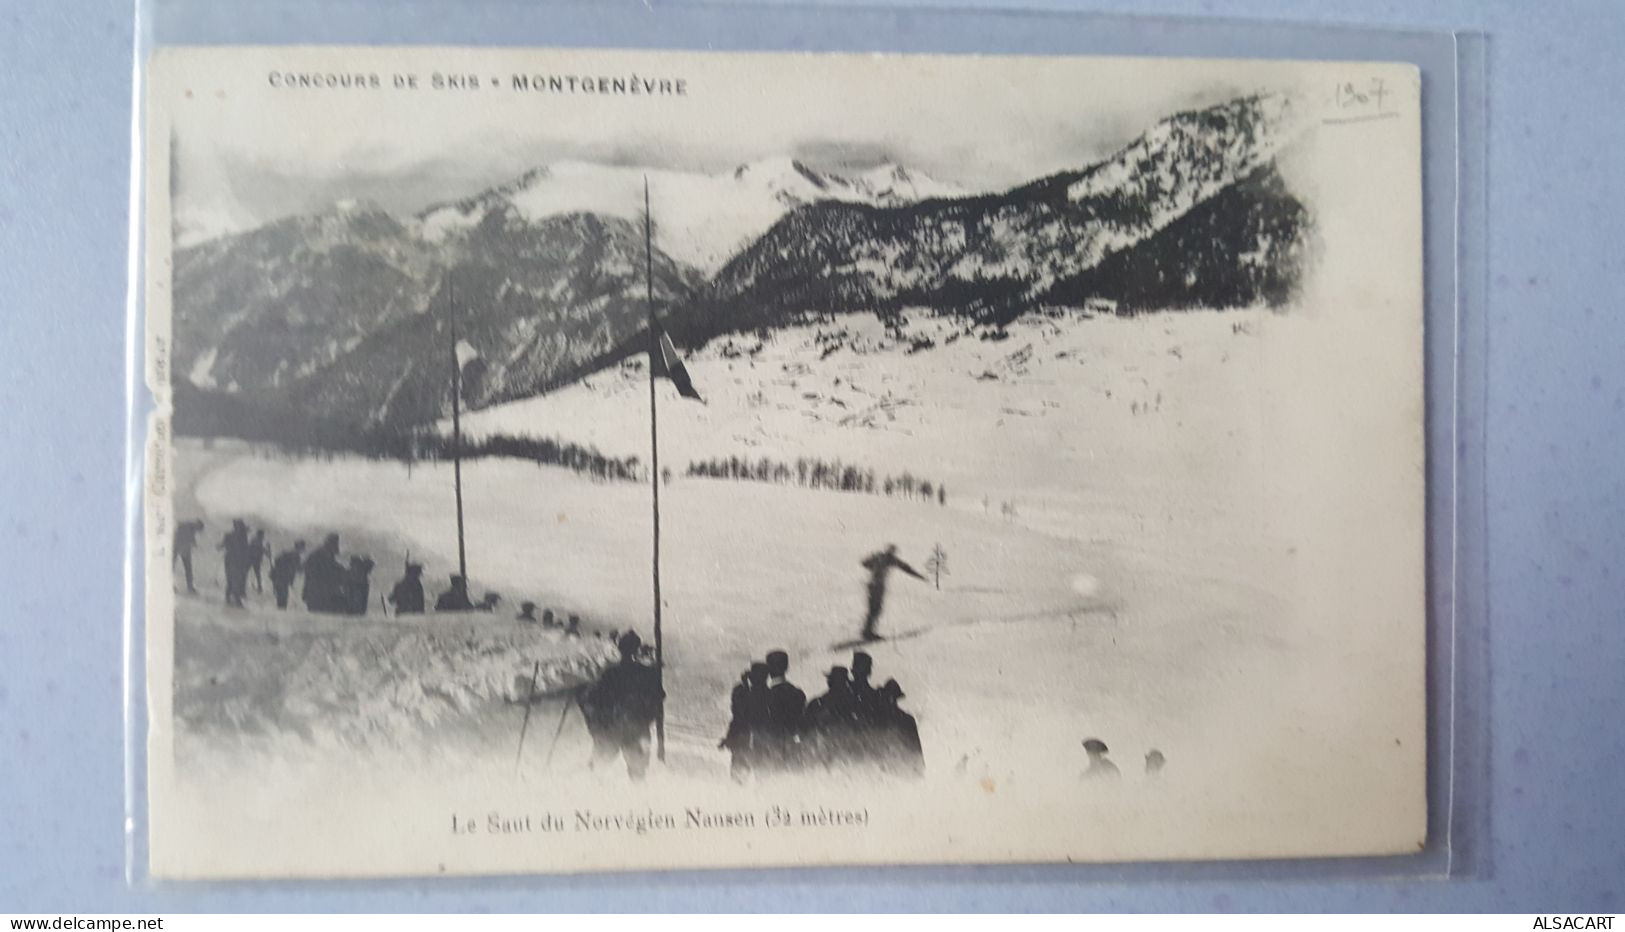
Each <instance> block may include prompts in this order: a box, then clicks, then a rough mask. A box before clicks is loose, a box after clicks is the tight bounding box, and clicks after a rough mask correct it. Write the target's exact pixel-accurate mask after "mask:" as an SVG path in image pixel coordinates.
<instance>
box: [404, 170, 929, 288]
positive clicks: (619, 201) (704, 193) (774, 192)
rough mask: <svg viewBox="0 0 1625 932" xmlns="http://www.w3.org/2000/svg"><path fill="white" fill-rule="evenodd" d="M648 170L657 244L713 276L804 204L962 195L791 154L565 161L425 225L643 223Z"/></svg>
mask: <svg viewBox="0 0 1625 932" xmlns="http://www.w3.org/2000/svg"><path fill="white" fill-rule="evenodd" d="M646 177H647V178H648V181H649V199H650V206H651V208H652V209H653V213H654V216H655V217H656V218H657V221H656V227H655V242H656V244H657V245H659V246H660V248H661V249H662V250H663V251H665V252H666V253H667V254H668V255H670V256H672V258H674V259H676V260H678V261H680V262H683V263H685V264H687V265H691V266H693V267H695V268H697V269H700V270H702V271H705V272H707V273H710V272H714V271H715V270H716V269H717V268H718V267H720V266H721V265H722V263H723V262H725V261H727V259H728V258H729V257H731V256H732V255H733V254H734V253H736V252H738V251H739V250H740V249H742V248H744V247H745V246H747V245H748V244H749V243H750V242H751V241H752V240H754V239H755V238H756V237H758V236H760V235H761V234H762V233H763V232H764V231H765V230H767V229H768V227H771V226H772V225H773V224H774V223H775V222H777V221H778V220H779V219H780V218H781V217H783V216H784V215H785V214H786V213H789V212H790V211H791V210H793V209H795V208H797V207H801V206H804V205H807V204H812V203H816V202H818V201H824V200H832V201H839V202H842V203H854V204H874V205H896V204H904V203H911V202H913V201H917V200H921V199H924V198H938V197H952V196H957V195H958V194H960V193H961V192H960V191H959V190H958V189H957V188H954V187H953V186H951V185H947V184H944V183H942V182H939V181H936V180H935V179H933V178H930V177H928V176H926V175H925V174H923V173H921V172H917V171H911V170H910V169H907V168H904V167H903V166H901V165H892V164H886V165H881V166H877V167H875V168H873V169H869V170H868V171H865V172H862V173H860V174H855V175H850V176H847V175H838V174H832V173H827V172H819V171H815V170H813V169H811V168H808V167H807V166H806V165H803V164H802V163H800V162H798V161H795V160H794V159H790V158H775V159H766V160H762V161H758V162H751V163H748V164H745V165H740V166H738V167H737V168H735V169H733V170H731V171H728V172H722V173H718V174H704V173H701V172H688V171H674V170H658V169H657V170H650V169H645V168H638V167H622V166H613V165H597V164H591V163H586V162H558V163H555V164H553V165H549V166H545V167H542V168H536V169H533V170H531V171H529V172H527V173H526V174H524V175H522V176H521V177H519V178H517V179H515V180H514V181H512V182H510V183H508V184H505V185H502V186H500V187H497V188H493V189H491V190H489V191H485V192H483V193H481V194H477V195H475V196H473V197H471V198H467V199H465V200H462V201H458V202H456V203H452V204H440V205H436V206H433V207H430V208H428V209H427V210H425V211H423V212H422V213H421V214H420V215H419V216H418V223H419V225H420V228H421V230H422V234H423V237H424V238H425V239H427V240H430V241H433V242H443V241H447V240H455V239H456V238H457V237H458V236H460V235H462V234H463V233H464V232H466V231H467V230H469V229H470V228H472V227H473V226H475V225H477V224H478V223H479V222H480V220H481V219H482V218H484V217H485V216H486V215H488V214H489V213H490V212H491V211H493V210H506V209H509V208H511V209H513V210H516V211H517V212H518V214H519V215H520V216H521V217H523V218H524V219H526V220H529V221H532V222H535V221H538V220H542V219H545V218H547V217H554V216H559V215H562V214H568V213H577V212H586V213H593V214H598V215H600V216H605V217H618V218H620V219H623V220H630V221H634V222H641V218H642V216H643V182H644V179H645V178H646Z"/></svg>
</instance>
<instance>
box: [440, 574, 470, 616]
mask: <svg viewBox="0 0 1625 932" xmlns="http://www.w3.org/2000/svg"><path fill="white" fill-rule="evenodd" d="M434 610H435V611H437V612H471V611H473V610H474V603H473V602H470V601H469V599H468V580H466V579H464V578H463V577H462V576H460V575H458V574H457V573H452V574H451V588H450V589H447V590H446V591H445V592H442V593H440V596H439V597H438V598H436V599H435V600H434Z"/></svg>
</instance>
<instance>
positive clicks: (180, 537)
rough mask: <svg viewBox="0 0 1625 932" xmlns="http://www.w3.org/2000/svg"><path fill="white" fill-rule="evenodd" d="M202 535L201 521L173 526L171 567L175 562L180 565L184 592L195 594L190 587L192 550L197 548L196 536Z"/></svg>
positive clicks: (194, 588) (194, 590)
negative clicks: (182, 573) (173, 538)
mask: <svg viewBox="0 0 1625 932" xmlns="http://www.w3.org/2000/svg"><path fill="white" fill-rule="evenodd" d="M201 533H203V522H202V521H182V522H181V523H180V524H177V525H175V555H174V557H173V559H171V560H170V565H171V566H173V565H174V563H175V560H179V561H180V563H181V569H182V570H184V571H185V572H186V591H187V592H190V593H192V594H193V595H196V594H197V589H196V587H194V586H193V585H192V550H193V549H194V548H196V547H197V536H198V535H199V534H201Z"/></svg>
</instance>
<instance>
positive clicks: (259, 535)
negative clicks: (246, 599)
mask: <svg viewBox="0 0 1625 932" xmlns="http://www.w3.org/2000/svg"><path fill="white" fill-rule="evenodd" d="M270 555H271V545H270V544H267V543H266V542H265V528H260V529H259V530H257V531H255V532H254V536H253V537H252V538H251V539H250V540H249V541H248V571H249V572H251V573H253V574H254V591H255V592H261V593H263V592H264V591H265V577H263V576H261V575H260V566H261V565H262V564H264V563H265V559H266V557H269V556H270ZM243 588H244V589H247V588H248V584H247V579H246V578H245V579H244V583H243Z"/></svg>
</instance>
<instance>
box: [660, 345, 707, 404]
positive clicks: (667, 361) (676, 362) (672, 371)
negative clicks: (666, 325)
mask: <svg viewBox="0 0 1625 932" xmlns="http://www.w3.org/2000/svg"><path fill="white" fill-rule="evenodd" d="M659 343H660V354H659V355H658V356H656V357H655V360H654V366H655V373H654V374H655V375H657V376H663V377H665V378H668V379H671V384H673V385H675V386H677V394H679V395H682V396H683V397H684V398H692V399H694V400H695V401H698V402H699V403H700V404H704V403H705V399H704V398H701V397H700V393H699V392H698V391H696V390H695V388H694V380H693V379H690V378H689V377H688V367H686V366H684V365H683V357H681V356H679V355H677V347H675V346H673V345H672V342H671V335H670V334H668V333H666V331H664V330H661V331H660V339H659Z"/></svg>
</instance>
